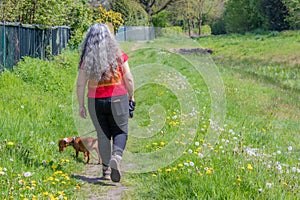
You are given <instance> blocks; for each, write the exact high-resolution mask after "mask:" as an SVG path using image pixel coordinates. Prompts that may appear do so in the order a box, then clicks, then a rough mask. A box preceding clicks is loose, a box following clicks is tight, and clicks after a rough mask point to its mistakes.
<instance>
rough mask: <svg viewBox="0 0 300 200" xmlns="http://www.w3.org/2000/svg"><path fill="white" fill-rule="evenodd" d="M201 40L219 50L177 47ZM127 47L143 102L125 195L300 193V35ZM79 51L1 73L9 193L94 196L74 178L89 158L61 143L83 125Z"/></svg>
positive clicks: (2, 172)
mask: <svg viewBox="0 0 300 200" xmlns="http://www.w3.org/2000/svg"><path fill="white" fill-rule="evenodd" d="M279 44H280V45H279ZM198 45H200V46H202V47H205V48H211V49H213V50H214V54H213V55H212V57H210V56H208V55H202V56H193V55H179V54H177V53H174V52H176V49H178V48H197V47H199V46H198ZM121 46H122V48H123V49H124V50H125V51H126V52H127V53H128V54H129V56H130V66H131V69H132V72H133V74H134V77H135V81H136V91H135V99H136V102H137V106H136V110H135V113H134V118H133V119H130V127H129V139H128V145H127V149H126V150H127V152H126V153H125V155H124V160H123V167H124V169H125V170H126V172H125V173H124V177H123V179H122V184H124V185H126V186H130V187H131V188H134V189H133V190H129V191H126V192H125V194H124V196H123V197H124V199H299V197H300V193H299V186H298V185H299V180H300V167H299V159H300V157H299V150H300V146H299V139H300V138H299V130H300V127H299V126H300V125H299V120H300V109H299V108H300V105H299V104H300V101H299V99H300V94H299V63H300V61H299V55H298V52H300V51H299V32H297V31H294V32H282V33H275V32H274V33H271V34H269V35H254V34H247V35H228V36H217V37H213V36H211V37H204V38H200V39H199V40H197V41H195V40H190V39H189V38H184V37H178V36H177V37H175V38H159V39H157V40H155V41H149V42H135V43H134V42H126V43H121ZM211 58H212V59H211ZM275 58H276V59H275ZM78 59H79V55H78V52H72V51H65V52H64V53H63V54H62V55H61V56H58V57H55V58H54V59H53V60H51V61H42V60H39V59H32V58H25V59H24V61H22V62H20V63H19V65H18V66H17V67H15V71H14V72H13V73H12V72H4V73H2V74H1V75H0V91H1V92H0V152H1V157H0V198H1V199H55V198H59V197H60V198H62V197H64V198H65V199H84V198H86V197H87V196H88V194H84V192H85V190H83V191H81V188H84V187H87V185H88V183H87V182H84V181H82V180H80V179H78V178H76V176H73V174H75V173H82V170H83V169H84V165H85V164H84V161H83V159H82V157H81V158H80V159H79V160H76V159H74V151H73V149H71V148H67V150H66V152H64V153H62V154H61V153H59V152H58V147H57V142H58V139H59V138H63V137H67V136H73V135H76V134H78V122H76V120H75V119H74V117H73V115H74V113H73V112H74V107H76V105H75V106H74V105H73V104H74V103H75V104H76V101H74V102H73V98H74V89H75V88H74V87H75V81H76V74H77V63H78ZM219 78H220V79H221V80H220V79H219ZM223 92H224V94H223ZM223 97H226V99H225V100H226V101H225V100H224V99H223ZM223 106H225V109H223ZM75 111H76V110H75ZM76 112H77V111H76ZM223 117H224V118H223ZM223 119H224V120H223ZM83 126H84V125H83ZM80 131H82V130H80ZM130 153H132V154H130ZM128 164H131V165H128ZM91 187H92V188H93V189H92V191H97V192H103V188H102V187H99V185H92V186H91Z"/></svg>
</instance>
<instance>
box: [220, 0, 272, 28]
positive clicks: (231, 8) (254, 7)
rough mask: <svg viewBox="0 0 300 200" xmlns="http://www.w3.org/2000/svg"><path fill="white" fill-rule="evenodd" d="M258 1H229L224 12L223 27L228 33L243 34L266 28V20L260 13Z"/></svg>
mask: <svg viewBox="0 0 300 200" xmlns="http://www.w3.org/2000/svg"><path fill="white" fill-rule="evenodd" d="M259 2H260V1H256V0H242V1H236V0H229V1H228V2H227V3H226V4H225V7H226V10H225V16H224V18H225V26H226V32H228V33H244V32H249V31H253V30H255V29H257V28H266V20H265V17H264V16H263V14H262V13H261V12H260V4H259Z"/></svg>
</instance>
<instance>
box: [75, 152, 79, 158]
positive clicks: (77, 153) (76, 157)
mask: <svg viewBox="0 0 300 200" xmlns="http://www.w3.org/2000/svg"><path fill="white" fill-rule="evenodd" d="M78 154H79V151H78V150H76V156H75V158H78Z"/></svg>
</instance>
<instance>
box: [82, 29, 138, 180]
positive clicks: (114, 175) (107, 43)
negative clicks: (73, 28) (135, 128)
mask: <svg viewBox="0 0 300 200" xmlns="http://www.w3.org/2000/svg"><path fill="white" fill-rule="evenodd" d="M127 60H128V56H127V55H126V54H125V53H123V52H122V51H121V50H120V47H119V45H118V43H117V41H116V40H115V37H114V35H113V34H111V32H110V30H109V28H108V26H106V25H105V24H101V23H97V24H94V25H92V26H91V27H90V28H89V30H88V33H87V35H86V37H85V40H84V42H83V46H82V52H81V57H80V62H79V66H78V78H77V97H78V103H79V115H80V116H81V117H82V118H86V115H87V113H86V108H85V104H84V94H85V88H86V85H87V84H88V94H87V97H88V111H89V114H90V117H91V119H92V121H93V124H94V126H95V128H96V131H97V136H98V145H99V151H100V154H101V157H102V171H103V176H102V179H104V180H110V179H111V180H112V181H114V182H119V181H120V179H121V171H120V162H121V160H122V155H123V151H124V149H125V146H126V142H127V134H128V116H129V102H134V96H133V94H134V81H133V77H132V74H131V72H130V69H129V65H128V62H127ZM111 139H112V140H113V142H112V144H111Z"/></svg>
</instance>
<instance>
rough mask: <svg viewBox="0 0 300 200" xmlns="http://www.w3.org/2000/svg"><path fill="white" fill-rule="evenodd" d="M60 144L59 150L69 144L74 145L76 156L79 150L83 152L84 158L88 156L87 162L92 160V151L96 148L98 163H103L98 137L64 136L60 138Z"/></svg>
mask: <svg viewBox="0 0 300 200" xmlns="http://www.w3.org/2000/svg"><path fill="white" fill-rule="evenodd" d="M58 146H59V152H63V151H64V150H65V148H66V147H67V146H73V147H74V149H75V151H76V155H75V157H76V158H78V154H79V152H83V155H84V159H85V158H87V162H86V163H89V162H90V152H91V151H93V150H95V151H96V152H97V155H98V164H101V163H102V160H101V157H100V152H99V149H98V139H97V138H92V137H88V138H81V137H69V138H64V139H60V140H59V141H58Z"/></svg>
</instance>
